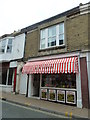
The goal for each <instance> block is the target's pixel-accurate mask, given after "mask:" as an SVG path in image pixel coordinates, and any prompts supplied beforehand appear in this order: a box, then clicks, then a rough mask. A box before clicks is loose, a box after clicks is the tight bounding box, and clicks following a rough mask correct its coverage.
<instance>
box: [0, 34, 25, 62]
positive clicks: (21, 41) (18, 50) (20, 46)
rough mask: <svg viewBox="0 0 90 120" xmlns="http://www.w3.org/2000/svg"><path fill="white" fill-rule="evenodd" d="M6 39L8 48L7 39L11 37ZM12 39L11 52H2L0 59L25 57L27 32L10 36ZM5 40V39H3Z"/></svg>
mask: <svg viewBox="0 0 90 120" xmlns="http://www.w3.org/2000/svg"><path fill="white" fill-rule="evenodd" d="M4 39H6V47H5V49H6V48H7V42H8V41H7V40H8V39H9V37H6V38H4ZM10 39H12V51H11V52H4V53H0V61H4V60H5V61H10V60H15V59H20V58H23V54H24V45H25V34H20V35H18V36H15V37H10ZM2 40H3V39H2Z"/></svg>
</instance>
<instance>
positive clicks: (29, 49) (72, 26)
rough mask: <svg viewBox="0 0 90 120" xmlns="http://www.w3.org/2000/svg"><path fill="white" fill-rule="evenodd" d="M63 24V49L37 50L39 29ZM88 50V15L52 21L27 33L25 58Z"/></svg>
mask: <svg viewBox="0 0 90 120" xmlns="http://www.w3.org/2000/svg"><path fill="white" fill-rule="evenodd" d="M62 21H64V22H65V43H66V44H65V47H63V48H61V47H55V48H53V49H48V50H43V51H40V50H39V48H40V47H39V46H40V29H42V28H45V27H48V26H51V25H54V24H58V23H60V22H62ZM86 49H88V14H85V15H76V16H73V17H69V18H66V17H62V18H58V19H56V20H54V21H51V22H48V23H45V24H42V25H40V26H38V28H37V29H35V30H33V31H31V32H29V33H27V37H26V46H25V58H28V57H37V56H44V55H51V54H62V53H63V54H64V53H66V52H72V51H77V50H86Z"/></svg>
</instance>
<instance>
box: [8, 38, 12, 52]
mask: <svg viewBox="0 0 90 120" xmlns="http://www.w3.org/2000/svg"><path fill="white" fill-rule="evenodd" d="M11 51H12V39H9V40H8V45H7V52H8V53H10V52H11Z"/></svg>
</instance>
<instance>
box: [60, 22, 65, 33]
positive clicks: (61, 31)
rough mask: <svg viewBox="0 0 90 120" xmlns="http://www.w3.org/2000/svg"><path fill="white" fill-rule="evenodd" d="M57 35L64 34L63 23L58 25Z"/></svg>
mask: <svg viewBox="0 0 90 120" xmlns="http://www.w3.org/2000/svg"><path fill="white" fill-rule="evenodd" d="M59 33H60V34H62V33H64V23H61V24H60V25H59Z"/></svg>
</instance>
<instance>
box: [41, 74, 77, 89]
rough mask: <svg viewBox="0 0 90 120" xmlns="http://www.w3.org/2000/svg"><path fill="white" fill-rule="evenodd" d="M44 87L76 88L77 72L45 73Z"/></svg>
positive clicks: (43, 78) (43, 77)
mask: <svg viewBox="0 0 90 120" xmlns="http://www.w3.org/2000/svg"><path fill="white" fill-rule="evenodd" d="M42 87H56V88H74V89H75V88H76V74H73V73H71V74H65V73H64V74H43V75H42Z"/></svg>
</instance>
